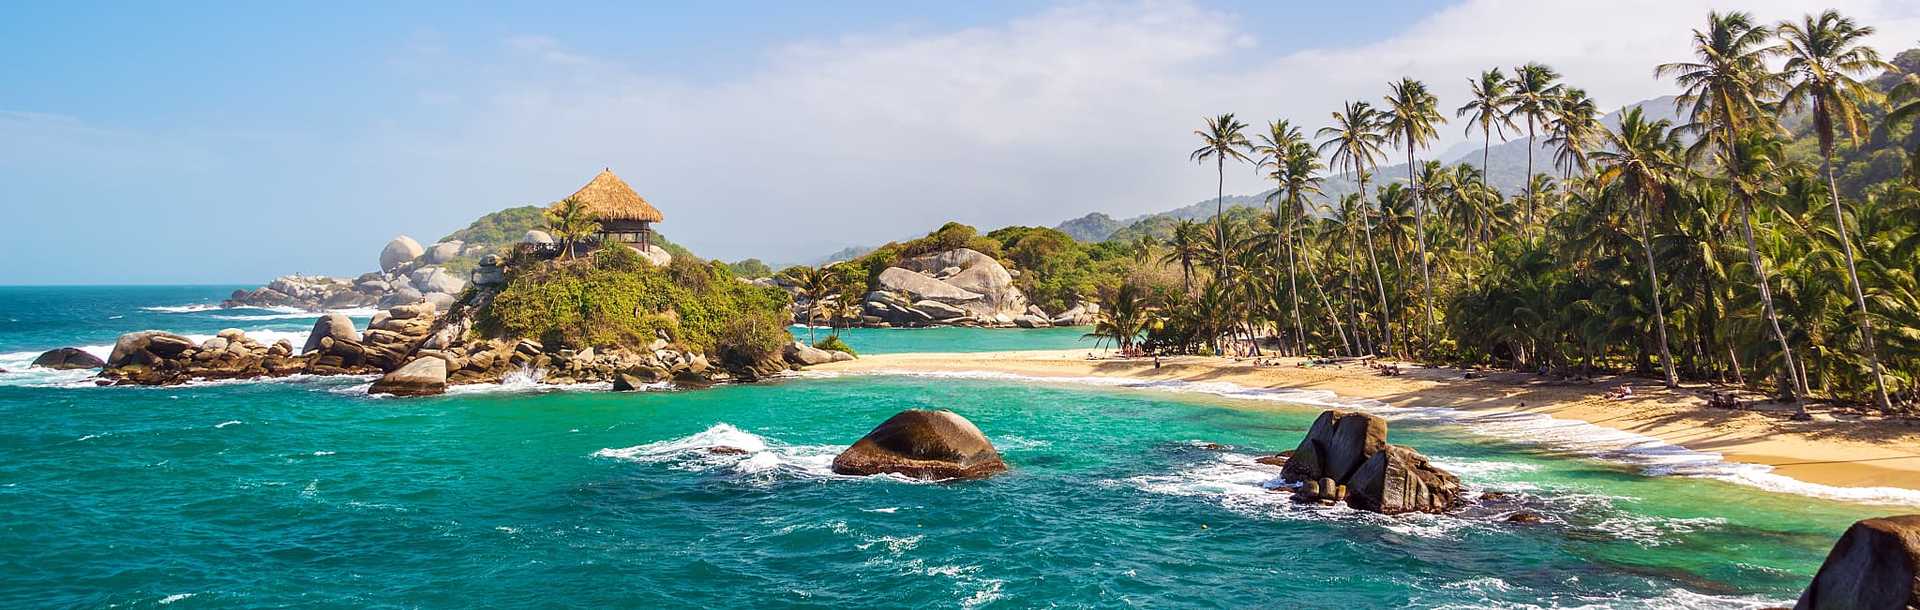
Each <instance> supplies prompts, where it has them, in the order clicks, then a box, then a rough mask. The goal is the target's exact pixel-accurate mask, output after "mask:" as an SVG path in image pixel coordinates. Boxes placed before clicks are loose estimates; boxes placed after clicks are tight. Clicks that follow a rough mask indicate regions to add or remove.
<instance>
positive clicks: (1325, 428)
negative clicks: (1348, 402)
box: [1280, 410, 1387, 481]
mask: <svg viewBox="0 0 1920 610" xmlns="http://www.w3.org/2000/svg"><path fill="white" fill-rule="evenodd" d="M1386 446H1387V420H1385V419H1382V418H1380V417H1378V416H1375V415H1369V414H1366V413H1355V412H1351V411H1338V410H1334V411H1323V412H1321V413H1320V417H1319V419H1315V420H1314V421H1313V427H1311V428H1308V429H1307V437H1306V438H1304V439H1301V440H1300V446H1298V447H1295V448H1294V450H1293V455H1292V457H1291V458H1290V459H1288V460H1287V464H1286V466H1285V468H1283V469H1282V470H1281V471H1280V476H1281V478H1284V479H1286V480H1289V481H1307V480H1312V479H1318V478H1322V477H1330V478H1333V479H1334V480H1338V481H1345V480H1347V479H1348V478H1349V477H1351V476H1353V472H1354V471H1355V470H1356V469H1358V468H1360V465H1361V464H1363V463H1365V462H1366V461H1367V459H1368V458H1371V457H1373V455H1374V454H1375V453H1379V452H1380V450H1381V449H1384V448H1386Z"/></svg>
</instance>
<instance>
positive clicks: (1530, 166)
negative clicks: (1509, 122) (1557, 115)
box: [1521, 115, 1534, 234]
mask: <svg viewBox="0 0 1920 610" xmlns="http://www.w3.org/2000/svg"><path fill="white" fill-rule="evenodd" d="M1533 208H1534V199H1533V116H1532V115H1528V116H1527V227H1526V229H1525V230H1524V231H1521V233H1523V234H1531V233H1532V232H1533Z"/></svg>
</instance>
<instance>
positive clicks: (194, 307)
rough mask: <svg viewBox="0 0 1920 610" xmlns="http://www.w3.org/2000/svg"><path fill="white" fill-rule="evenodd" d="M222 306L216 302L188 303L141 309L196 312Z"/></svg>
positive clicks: (166, 311)
mask: <svg viewBox="0 0 1920 610" xmlns="http://www.w3.org/2000/svg"><path fill="white" fill-rule="evenodd" d="M220 308H221V307H220V306H219V305H217V304H214V303H192V304H187V305H154V306H151V307H142V308H140V309H141V310H143V311H152V312H158V313H196V312H201V311H213V310H215V309H220Z"/></svg>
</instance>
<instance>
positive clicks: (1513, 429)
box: [800, 369, 1920, 506]
mask: <svg viewBox="0 0 1920 610" xmlns="http://www.w3.org/2000/svg"><path fill="white" fill-rule="evenodd" d="M856 374H866V375H897V376H909V377H931V378H940V379H982V380H993V381H1017V382H1023V383H1060V384H1069V385H1090V386H1099V387H1108V388H1125V389H1135V390H1150V391H1163V392H1175V393H1193V394H1209V395H1214V396H1221V397H1225V398H1232V399H1237V400H1253V401H1261V402H1283V403H1290V404H1300V405H1308V406H1314V407H1327V408H1333V407H1338V408H1344V409H1354V410H1360V411H1366V412H1369V413H1373V414H1375V415H1380V416H1382V417H1386V418H1389V419H1396V420H1411V421H1433V422H1438V423H1444V424H1452V425H1458V426H1462V427H1464V428H1466V429H1467V430H1469V431H1471V432H1474V433H1476V434H1481V435H1485V436H1492V437H1496V438H1500V439H1502V440H1506V441H1511V442H1515V443H1525V444H1533V445H1540V446H1543V447H1547V448H1549V449H1553V450H1556V451H1564V452H1568V453H1574V454H1578V455H1582V456H1586V457H1592V458H1596V459H1601V460H1605V461H1610V462H1615V463H1620V464H1626V465H1629V466H1634V467H1637V468H1638V469H1639V470H1640V472H1641V473H1642V474H1645V475H1648V476H1685V477H1698V478H1706V479H1714V480H1719V481H1725V482H1729V483H1735V484H1739V485H1745V486H1749V487H1756V488H1759V489H1763V490H1766V491H1772V492H1778V493H1786V494H1795V495H1802V496H1811V497H1816V498H1824V499H1828V500H1839V501H1843V502H1859V503H1864V504H1879V505H1887V506H1920V490H1914V489H1904V488H1899V487H1842V486H1837V485H1823V484H1819V483H1809V482H1806V481H1801V480H1799V479H1795V478H1792V477H1788V476H1785V475H1781V474H1777V473H1774V472H1773V467H1772V466H1768V465H1765V464H1747V463H1738V462H1729V461H1727V460H1726V459H1725V456H1723V455H1721V454H1719V453H1715V452H1710V451H1696V450H1693V449H1688V448H1686V447H1682V446H1680V445H1675V444H1673V443H1669V442H1666V441H1663V440H1660V439H1657V438H1654V437H1651V436H1646V435H1642V434H1636V433H1633V432H1627V431H1624V430H1615V429H1613V428H1608V427H1605V426H1600V425H1596V424H1592V423H1588V422H1585V421H1580V420H1573V419H1559V418H1556V417H1554V416H1551V415H1547V414H1544V413H1480V412H1473V411H1463V410H1459V409H1449V408H1445V407H1395V406H1392V405H1388V404H1386V403H1384V402H1380V401H1377V400H1369V399H1343V398H1340V397H1339V396H1338V395H1336V394H1334V393H1333V392H1329V391H1323V390H1294V389H1281V388H1276V389H1263V388H1248V387H1245V386H1241V385H1239V384H1235V383H1230V382H1225V381H1180V380H1167V381H1152V380H1138V379H1128V378H1123V377H1094V376H1086V377H1046V376H1038V375H1021V374H1017V373H1003V372H998V371H912V370H896V369H878V370H873V371H869V372H865V373H856ZM800 375H801V376H819V377H828V376H838V375H822V374H816V373H807V372H802V373H801V374H800Z"/></svg>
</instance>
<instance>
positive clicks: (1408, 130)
mask: <svg viewBox="0 0 1920 610" xmlns="http://www.w3.org/2000/svg"><path fill="white" fill-rule="evenodd" d="M1387 89H1388V91H1389V93H1388V95H1387V98H1386V102H1387V108H1388V110H1387V113H1386V114H1387V117H1386V118H1387V121H1386V125H1385V126H1384V127H1385V128H1386V130H1387V133H1388V135H1389V137H1391V138H1392V139H1393V142H1394V143H1395V144H1402V145H1405V146H1406V147H1407V185H1408V186H1409V187H1411V188H1412V190H1413V219H1414V237H1415V242H1416V243H1417V244H1418V245H1419V256H1420V285H1421V289H1422V291H1424V292H1425V293H1426V297H1427V298H1426V309H1427V327H1426V332H1427V334H1429V335H1431V334H1432V333H1433V272H1432V271H1431V270H1430V268H1429V265H1428V263H1427V212H1426V200H1425V198H1424V197H1421V189H1420V183H1419V182H1417V181H1416V180H1415V179H1414V178H1415V176H1414V171H1413V170H1414V166H1415V164H1414V162H1413V150H1414V148H1416V147H1422V146H1426V145H1427V143H1428V142H1432V141H1433V140H1434V138H1438V137H1440V133H1439V132H1438V131H1437V130H1435V129H1434V125H1436V124H1438V123H1445V122H1446V121H1447V120H1446V119H1445V118H1442V117H1441V116H1440V110H1439V109H1438V108H1437V106H1439V104H1440V99H1439V98H1436V97H1434V95H1433V93H1432V92H1430V91H1427V85H1426V84H1425V83H1422V82H1420V81H1417V80H1413V79H1411V78H1402V79H1400V82H1397V83H1388V84H1387Z"/></svg>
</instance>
